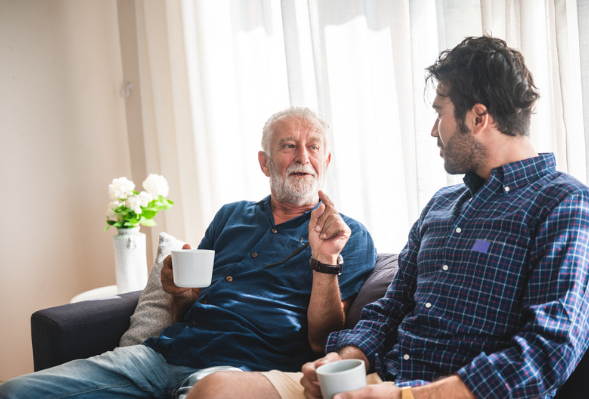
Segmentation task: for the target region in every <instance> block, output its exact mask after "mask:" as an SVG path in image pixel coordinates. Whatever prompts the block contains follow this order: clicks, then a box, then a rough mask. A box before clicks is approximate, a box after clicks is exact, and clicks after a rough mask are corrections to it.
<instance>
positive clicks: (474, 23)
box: [136, 0, 589, 252]
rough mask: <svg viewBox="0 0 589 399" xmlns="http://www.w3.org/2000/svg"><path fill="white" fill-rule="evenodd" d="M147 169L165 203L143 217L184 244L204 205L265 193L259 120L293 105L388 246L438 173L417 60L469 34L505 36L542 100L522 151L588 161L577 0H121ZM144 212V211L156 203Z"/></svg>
mask: <svg viewBox="0 0 589 399" xmlns="http://www.w3.org/2000/svg"><path fill="white" fill-rule="evenodd" d="M136 4H137V19H138V21H139V22H140V23H138V30H139V31H140V34H139V35H138V38H139V48H140V56H139V58H140V64H141V96H142V104H143V118H144V126H145V132H144V136H145V143H146V144H145V147H146V159H147V164H148V165H147V169H148V170H149V171H151V173H162V174H163V175H164V176H165V177H166V178H168V180H169V181H170V186H171V194H170V197H171V198H172V199H174V200H175V201H176V206H175V207H174V208H173V210H171V211H166V215H165V216H164V217H165V221H164V222H163V223H160V226H159V230H160V231H161V230H167V231H168V232H170V233H171V234H174V235H176V236H177V237H179V238H183V239H185V240H187V241H189V242H191V243H193V244H197V243H198V242H199V241H200V238H201V237H202V235H203V233H204V230H205V229H206V227H207V226H208V224H209V222H210V221H211V220H212V217H213V216H214V214H215V212H216V211H217V210H218V209H219V207H220V206H222V205H223V204H225V203H227V202H231V201H238V200H243V199H247V200H259V199H261V198H263V197H264V196H266V195H267V194H268V193H269V187H268V182H267V178H266V177H265V176H264V175H263V174H262V172H261V171H260V169H259V166H258V161H257V152H258V151H259V149H260V136H261V129H262V126H263V124H264V122H265V120H266V119H267V118H268V117H269V116H270V115H271V114H272V113H274V112H276V111H278V110H281V109H283V108H286V107H288V106H290V105H297V106H308V107H310V108H312V109H314V110H316V111H318V112H319V113H321V114H322V115H324V116H325V117H326V118H327V120H328V121H329V122H330V125H331V128H332V129H331V132H330V134H331V137H330V143H331V151H332V154H333V155H332V163H331V165H330V170H329V175H328V179H327V183H326V187H325V189H326V191H327V192H328V194H329V195H331V197H332V198H333V199H334V201H335V203H336V205H337V208H338V209H339V210H340V212H342V213H344V214H346V215H348V216H351V217H353V218H355V219H357V220H359V221H361V222H362V223H364V224H365V225H366V226H367V227H368V229H369V230H370V231H371V233H372V235H373V238H374V239H375V242H376V245H377V248H378V250H379V251H380V252H399V251H400V250H401V248H402V246H403V245H404V243H405V241H406V237H407V232H408V231H409V228H410V226H411V224H412V223H413V222H414V221H415V219H416V218H417V217H418V216H419V212H420V210H421V209H422V208H423V207H424V206H425V204H426V202H427V200H428V199H429V198H430V197H431V195H432V194H433V193H434V192H435V191H436V190H438V189H439V188H441V187H442V186H445V185H448V184H454V183H457V182H461V176H449V175H447V174H446V173H445V172H444V169H443V164H442V160H441V159H440V158H439V154H438V149H437V147H436V142H435V140H434V139H432V138H431V137H430V130H431V126H432V124H433V121H434V116H433V112H432V111H431V104H430V101H431V99H432V97H433V96H432V93H433V92H432V91H431V89H430V90H426V88H425V84H424V75H425V73H424V69H425V68H426V67H427V66H429V65H431V64H432V63H433V62H434V61H435V59H436V57H437V56H438V54H439V52H440V51H441V50H444V49H447V48H451V47H454V46H455V45H456V44H458V43H459V42H460V41H461V40H462V39H463V38H464V37H465V36H478V35H481V34H483V33H486V34H492V35H493V36H495V37H500V38H503V39H505V40H506V41H507V42H508V44H509V45H510V46H512V47H515V48H518V49H520V51H522V53H523V54H524V56H525V58H526V62H527V64H528V67H529V68H530V70H531V71H532V72H533V74H534V78H535V82H536V85H537V86H538V87H539V89H540V92H541V95H542V98H541V100H540V101H539V103H538V105H537V112H536V114H535V115H534V116H533V120H532V139H533V142H534V144H535V145H536V149H537V150H538V151H542V152H545V151H551V152H554V153H555V154H556V158H557V163H558V167H559V169H560V170H562V171H566V172H568V173H571V174H572V175H574V176H575V177H577V178H578V179H580V180H581V181H583V182H586V176H587V173H588V169H589V163H588V162H587V154H588V151H589V140H587V139H586V137H588V135H589V132H588V126H589V123H588V120H589V111H588V108H589V106H588V105H587V104H588V102H589V88H588V86H589V76H588V71H589V65H588V63H589V53H588V50H587V49H588V48H589V28H588V20H589V5H588V3H587V1H583V0H579V1H578V2H577V1H574V0H544V1H541V0H395V1H391V0H372V1H369V0H364V1H361V0H282V1H277V0H214V1H211V0H174V1H172V0H169V1H165V2H164V1H163V0H158V1H155V0H153V1H145V2H137V3H136ZM158 217H159V216H158Z"/></svg>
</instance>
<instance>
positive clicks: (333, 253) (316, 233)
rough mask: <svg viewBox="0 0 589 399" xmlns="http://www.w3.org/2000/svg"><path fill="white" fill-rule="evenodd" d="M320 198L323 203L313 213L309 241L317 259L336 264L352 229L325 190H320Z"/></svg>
mask: <svg viewBox="0 0 589 399" xmlns="http://www.w3.org/2000/svg"><path fill="white" fill-rule="evenodd" d="M319 199H321V201H322V204H321V205H319V207H317V209H315V210H314V211H313V212H312V213H311V221H310V222H309V243H310V244H311V251H312V253H313V257H314V258H315V259H317V260H319V261H320V262H321V263H326V264H330V265H335V264H336V263H337V256H338V255H339V253H340V252H341V251H342V249H343V248H344V246H345V245H346V243H347V242H348V239H349V238H350V235H351V234H352V231H351V230H350V227H348V225H347V224H346V222H344V219H342V217H341V215H340V214H339V212H338V211H337V210H336V209H335V207H334V205H333V202H332V201H331V199H329V197H328V196H327V195H326V194H325V193H324V192H323V191H319Z"/></svg>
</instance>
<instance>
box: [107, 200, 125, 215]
mask: <svg viewBox="0 0 589 399" xmlns="http://www.w3.org/2000/svg"><path fill="white" fill-rule="evenodd" d="M121 205H123V203H122V202H121V201H112V202H110V203H109V204H108V207H107V209H106V217H107V219H116V216H117V214H116V213H115V209H117V208H118V207H119V206H121Z"/></svg>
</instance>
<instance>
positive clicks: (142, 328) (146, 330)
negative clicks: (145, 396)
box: [119, 233, 184, 346]
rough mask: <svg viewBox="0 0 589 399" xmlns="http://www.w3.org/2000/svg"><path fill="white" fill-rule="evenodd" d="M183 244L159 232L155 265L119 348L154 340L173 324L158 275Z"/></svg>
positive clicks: (166, 295)
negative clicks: (165, 260) (167, 258)
mask: <svg viewBox="0 0 589 399" xmlns="http://www.w3.org/2000/svg"><path fill="white" fill-rule="evenodd" d="M183 245H184V242H182V241H180V240H178V239H176V238H174V237H172V236H171V235H169V234H167V233H160V241H159V245H158V249H157V256H156V259H155V264H154V265H153V268H152V269H151V273H150V274H149V278H148V279H147V285H146V286H145V289H144V290H143V292H142V293H141V296H140V297H139V302H138V303H137V308H136V309H135V313H133V316H131V326H130V327H129V329H128V330H127V331H126V332H125V333H124V334H123V336H122V337H121V341H120V343H119V346H129V345H138V344H141V343H143V341H145V340H146V339H147V338H149V337H157V336H159V335H160V333H161V332H162V330H163V329H164V328H166V327H168V326H169V325H170V324H172V317H171V316H170V312H169V310H168V294H166V293H165V292H164V290H163V289H162V282H161V279H160V274H161V270H162V264H163V262H164V259H165V258H166V257H167V256H168V255H169V254H170V253H171V252H172V250H176V249H182V246H183Z"/></svg>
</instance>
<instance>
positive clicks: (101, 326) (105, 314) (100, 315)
mask: <svg viewBox="0 0 589 399" xmlns="http://www.w3.org/2000/svg"><path fill="white" fill-rule="evenodd" d="M396 271H397V255H395V254H379V255H378V260H377V263H376V266H375V268H374V270H373V271H372V273H371V274H370V275H369V276H368V278H367V279H366V281H365V282H364V284H363V285H362V288H361V289H360V292H359V293H358V295H357V297H356V298H355V299H354V302H353V303H352V305H351V306H350V308H349V310H348V314H347V320H346V325H345V328H352V327H353V326H354V325H355V324H356V322H357V321H358V319H359V318H360V312H361V310H362V308H363V307H364V306H365V305H366V304H368V303H370V302H373V301H375V300H377V299H378V298H380V297H382V296H383V295H384V293H385V292H386V288H387V287H388V285H389V283H390V281H391V280H392V278H393V276H394V275H395V273H396ZM140 294H141V291H136V292H130V293H127V294H121V295H118V296H116V297H112V298H106V299H100V300H93V301H85V302H79V303H73V304H67V305H62V306H57V307H53V308H48V309H43V310H39V311H37V312H35V313H33V315H32V316H31V338H32V344H33V360H34V368H35V371H38V370H43V369H46V368H49V367H53V366H56V365H59V364H62V363H65V362H67V361H70V360H74V359H84V358H87V357H90V356H94V355H98V354H100V353H103V352H106V351H109V350H112V349H114V348H115V347H117V346H118V345H119V340H120V338H121V336H122V335H123V333H124V332H125V331H127V329H128V328H129V325H130V318H131V315H133V312H134V311H135V307H136V306H137V302H138V300H139V296H140ZM584 377H589V355H587V354H586V355H585V356H584V357H583V359H582V360H581V363H580V364H579V365H578V366H577V368H576V370H575V372H574V373H573V374H572V375H571V377H570V378H569V379H568V380H567V382H566V383H565V384H564V385H563V387H562V388H561V389H560V390H559V392H558V394H557V396H556V399H578V398H587V397H589V394H588V393H587V392H588V390H587V387H586V386H585V384H584V383H583V378H584Z"/></svg>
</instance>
